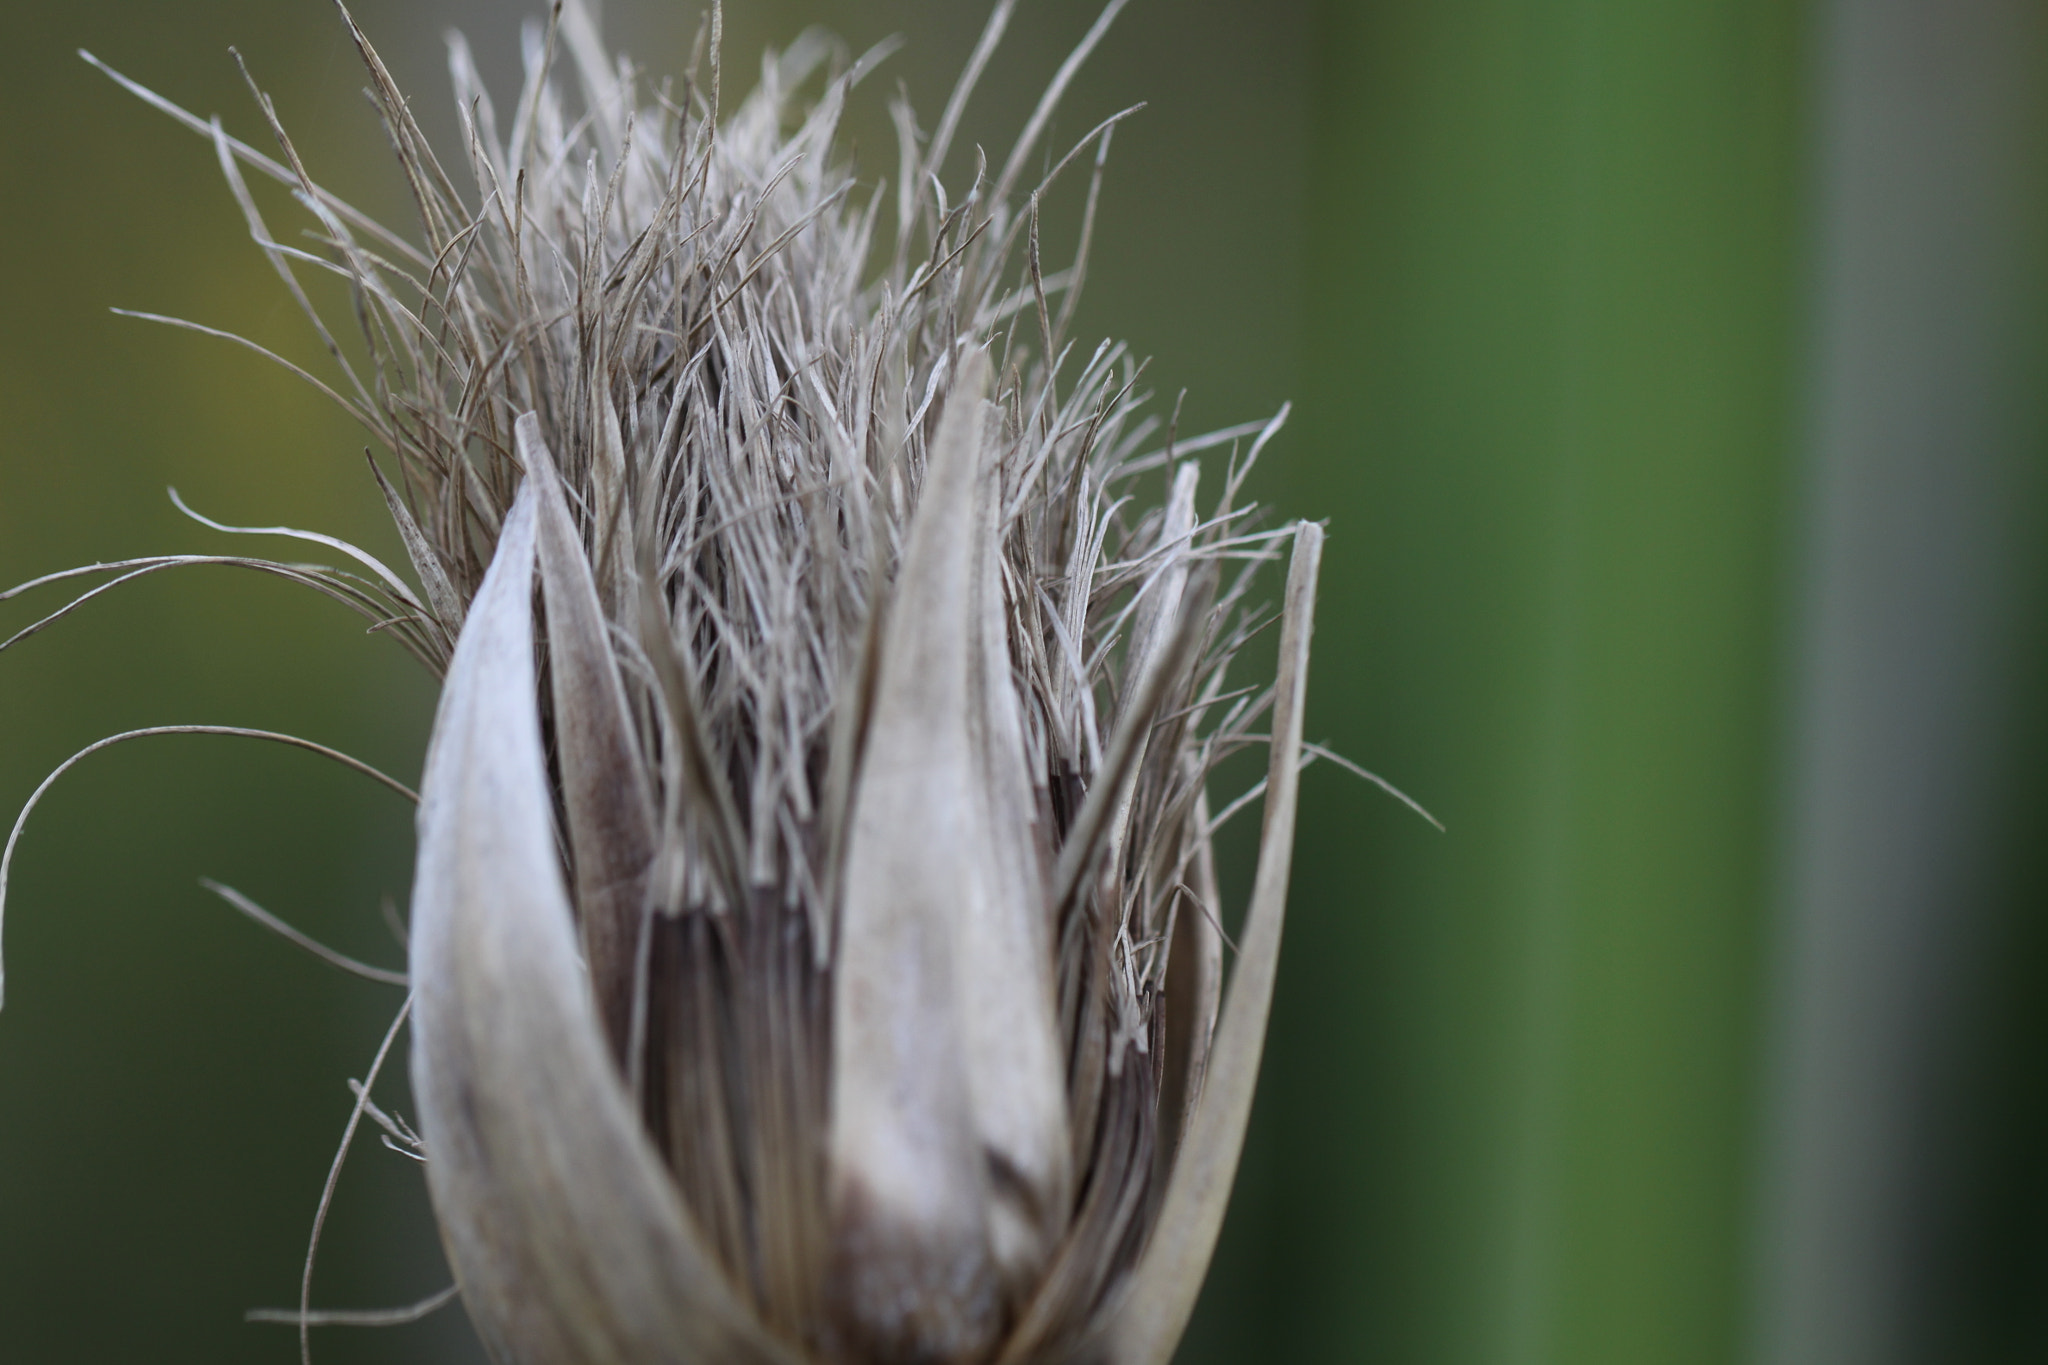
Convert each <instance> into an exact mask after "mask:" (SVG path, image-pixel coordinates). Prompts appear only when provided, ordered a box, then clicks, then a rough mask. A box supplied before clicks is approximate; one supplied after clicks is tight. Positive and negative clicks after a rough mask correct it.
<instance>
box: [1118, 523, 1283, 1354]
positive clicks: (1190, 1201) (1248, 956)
mask: <svg viewBox="0 0 2048 1365" xmlns="http://www.w3.org/2000/svg"><path fill="white" fill-rule="evenodd" d="M1322 553H1323V530H1322V528H1321V527H1320V526H1317V525H1315V524H1314V523H1312V522H1303V523H1302V524H1301V525H1300V526H1299V527H1297V528H1296V530H1295V540H1294V556H1293V560H1292V562H1291V563H1290V564H1289V566H1288V571H1287V601H1286V606H1285V608H1284V609H1283V611H1284V614H1283V617H1282V625H1281V631H1280V676H1279V680H1278V682H1277V683H1276V685H1275V688H1274V702H1273V742H1272V756H1271V759H1270V761H1269V765H1268V767H1267V772H1266V809H1265V820H1264V823H1263V825H1262V827H1261V829H1260V833H1259V870H1258V873H1257V876H1256V878H1255V879H1254V881H1253V884H1252V902H1251V908H1250V910H1249V911H1248V912H1247V913H1246V916H1245V925H1244V933H1243V937H1242V939H1241V940H1240V943H1239V948H1238V958H1237V966H1236V969H1235V970H1234V972H1233V973H1232V975H1231V979H1230V993H1229V999H1228V1000H1227V1001H1225V1003H1224V1006H1223V1016H1222V1019H1221V1021H1220V1022H1219V1023H1218V1025H1217V1028H1216V1039H1215V1044H1214V1047H1213V1050H1212V1051H1211V1053H1210V1057H1209V1068H1208V1077H1207V1080H1206V1082H1205V1083H1204V1085H1203V1087H1202V1093H1201V1095H1200V1096H1199V1097H1198V1098H1197V1099H1196V1101H1195V1105H1194V1111H1193V1113H1192V1114H1191V1115H1190V1117H1189V1121H1188V1129H1187V1136H1186V1138H1185V1139H1184V1140H1183V1141H1182V1143H1181V1147H1180V1152H1179V1154H1178V1156H1177V1157H1176V1159H1175V1161H1174V1165H1173V1174H1172V1176H1171V1177H1170V1178H1169V1179H1168V1181H1167V1186H1166V1199H1165V1202H1164V1203H1163V1204H1162V1206H1161V1207H1160V1210H1159V1217H1158V1220H1157V1222H1155V1223H1154V1224H1153V1228H1152V1236H1151V1240H1150V1241H1149V1242H1148V1243H1147V1244H1146V1247H1145V1253H1144V1255H1143V1256H1142V1257H1140V1258H1139V1261H1138V1264H1137V1267H1136V1268H1135V1269H1134V1270H1133V1271H1132V1273H1131V1278H1130V1282H1129V1284H1128V1285H1127V1286H1126V1287H1125V1289H1124V1290H1123V1292H1122V1293H1121V1295H1120V1296H1119V1297H1118V1298H1117V1300H1116V1301H1114V1303H1113V1304H1112V1305H1111V1307H1110V1310H1109V1312H1108V1313H1107V1314H1106V1316H1105V1318H1104V1321H1103V1325H1102V1328H1101V1331H1100V1338H1101V1341H1102V1344H1103V1346H1104V1347H1105V1348H1106V1358H1107V1359H1108V1360H1109V1361H1110V1362H1112V1363H1113V1365H1166V1362H1167V1361H1168V1360H1170V1359H1171V1358H1172V1356H1173V1350H1174V1347H1175V1346H1177V1345H1178V1344H1179V1343H1180V1337H1181V1333H1182V1332H1184V1331H1186V1330H1187V1323H1188V1316H1189V1315H1190V1314H1191V1313H1193V1312H1194V1309H1195V1298H1196V1296H1197V1295H1198V1294H1200V1292H1201V1288H1202V1277H1203V1275H1204V1274H1206V1273H1207V1271H1208V1269H1209V1258H1210V1257H1211V1256H1212V1255H1213V1254H1214V1253H1215V1250H1216V1236H1217V1234H1218V1233H1219V1232H1220V1231H1221V1230H1222V1227H1223V1212H1224V1209H1225V1208H1226V1207H1227V1206H1228V1205H1229V1202H1230V1186H1231V1181H1232V1179H1233V1178H1234V1177H1235V1176H1236V1174H1237V1159H1238V1155H1239V1153H1241V1152H1242V1151H1243V1149H1244V1132H1245V1125H1246V1123H1248V1122H1249V1121H1250V1119H1251V1108H1252V1094H1253V1092H1254V1090H1255V1089H1256V1088H1257V1086H1258V1079H1259V1055H1260V1053H1261V1052H1262V1051H1263V1050H1264V1048H1265V1044H1266V1018H1267V1015H1268V1014H1269V1013H1270V1012H1271V1010H1272V1005H1273V980H1274V976H1275V974H1276V972H1277V970H1278V968H1279V965H1280V926H1281V920H1282V918H1283V917H1284V916H1285V914H1286V909H1287V873H1288V868H1289V864H1290V862H1291V861H1292V858H1293V854H1294V810H1295V798H1296V794H1297V790H1298V787H1299V785H1300V773H1301V713H1302V700H1303V696H1304V694H1305V692H1306V690H1307V686H1308V645H1309V633H1310V629H1311V627H1312V625H1313V624H1314V616H1315V597H1316V570H1317V567H1318V566H1319V565H1320V564H1321V561H1322Z"/></svg>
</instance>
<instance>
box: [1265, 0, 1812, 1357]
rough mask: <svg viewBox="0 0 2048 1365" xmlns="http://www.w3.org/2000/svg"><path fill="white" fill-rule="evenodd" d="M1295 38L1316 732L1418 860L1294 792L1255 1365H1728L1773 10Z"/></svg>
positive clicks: (1752, 880) (1767, 697)
mask: <svg viewBox="0 0 2048 1365" xmlns="http://www.w3.org/2000/svg"><path fill="white" fill-rule="evenodd" d="M1323 17H1324V28H1323V32H1322V34H1321V35H1320V46H1319V49H1318V52H1319V59H1320V61H1321V63H1322V71H1321V79H1322V88H1323V91H1324V104H1323V107H1322V109H1321V110H1320V111H1319V118H1318V123H1317V131H1318V135H1319V137H1320V139H1321V144H1320V147H1319V152H1318V156H1317V162H1316V164H1317V167H1318V172H1319V178H1317V179H1316V180H1315V182H1314V186H1315V189H1314V192H1315V196H1316V197H1315V199H1314V201H1313V207H1312V214H1313V233H1314V236H1313V254H1312V259H1311V263H1310V268H1309V272H1308V276H1307V278H1308V279H1309V280H1310V281H1311V287H1310V290H1309V302H1310V306H1311V307H1312V308H1313V309H1314V310H1315V313H1314V320H1313V323H1312V327H1313V331H1312V337H1311V344H1310V345H1309V346H1308V347H1307V348H1306V354H1307V355H1308V356H1309V357H1310V358H1311V359H1310V364H1311V367H1312V373H1311V375H1310V380H1309V387H1308V392H1307V394H1306V397H1305V400H1304V402H1303V405H1302V406H1303V412H1304V416H1305V418H1306V425H1307V426H1308V427H1309V429H1310V430H1309V433H1308V435H1307V436H1306V437H1305V438H1304V439H1303V440H1302V442H1301V447H1300V449H1301V451H1302V454H1301V455H1300V456H1298V457H1297V462H1296V465H1295V468H1296V469H1297V470H1299V471H1300V473H1299V477H1300V479H1301V480H1302V484H1303V487H1304V488H1306V487H1307V486H1308V484H1309V482H1310V481H1311V480H1312V481H1313V482H1314V486H1315V488H1316V505H1319V506H1322V507H1325V508H1328V509H1330V510H1331V512H1332V514H1333V515H1332V522H1333V530H1332V536H1331V540H1330V550H1329V561H1328V563H1329V569H1328V572H1329V574H1330V580H1329V581H1330V582H1331V583H1332V584H1333V585H1335V586H1333V591H1332V592H1331V594H1329V596H1328V598H1327V600H1326V602H1325V604H1324V606H1323V608H1322V611H1323V616H1322V622H1321V633H1320V635H1319V641H1320V642H1321V645H1322V649H1323V651H1324V652H1323V653H1322V654H1321V656H1320V657H1319V658H1318V661H1317V670H1318V672H1317V677H1316V681H1315V685H1314V688H1313V689H1312V694H1311V695H1312V697H1313V698H1314V700H1313V701H1312V704H1311V712H1310V718H1309V730H1310V733H1311V735H1312V736H1313V737H1315V738H1318V739H1322V740H1326V741H1328V742H1331V743H1332V744H1334V745H1335V746H1336V747H1338V748H1340V749H1341V750H1343V751H1344V752H1346V753H1348V754H1350V755H1353V756H1355V757H1357V758H1359V759H1360V760H1361V761H1363V762H1365V763H1366V764H1368V765H1369V766H1371V767H1373V768H1375V769H1376V770H1378V771H1380V772H1382V773H1384V774H1385V775H1386V776H1387V777H1389V778H1390V779H1391V780H1393V781H1395V782H1397V783H1399V784H1400V785H1402V786H1403V787H1404V788H1405V789H1406V790H1408V791H1410V792H1411V793H1413V794H1414V795H1415V796H1416V797H1417V798H1418V799H1419V800H1421V801H1422V802H1423V803H1424V804H1426V805H1428V806H1430V807H1431V808H1432V809H1433V810H1434V811H1435V812H1436V814H1437V815H1439V816H1440V817H1441V818H1442V819H1443V820H1444V821H1445V822H1446V823H1447V824H1448V826H1449V831H1450V832H1449V834H1448V835H1447V836H1443V837H1439V836H1437V835H1435V834H1434V833H1433V832H1432V831H1430V830H1429V829H1427V828H1426V827H1424V826H1422V825H1421V824H1420V822H1417V821H1414V820H1413V819H1412V817H1408V816H1406V815H1405V814H1404V813H1403V812H1401V811H1399V810H1398V809H1396V808H1395V807H1393V806H1392V805H1391V804H1390V803H1386V802H1384V801H1381V800H1376V799H1374V798H1373V797H1372V796H1371V795H1370V794H1367V793H1362V792H1355V791H1352V790H1350V789H1348V788H1346V787H1345V786H1344V785H1342V784H1341V782H1339V781H1337V780H1334V779H1333V778H1332V777H1330V776H1329V775H1326V774H1318V775H1316V776H1318V777H1319V778H1320V781H1319V782H1318V783H1316V784H1313V785H1311V786H1309V787H1307V788H1305V790H1304V798H1303V816H1304V821H1305V823H1306V826H1307V827H1306V828H1305V829H1304V830H1303V838H1302V841H1301V846H1302V849H1303V857H1302V859H1301V862H1300V865H1299V872H1298V876H1299V878H1300V880H1299V881H1298V883H1297V885H1296V889H1295V898H1294V905H1295V907H1296V911H1295V914H1294V916H1293V917H1292V919H1291V920H1290V927H1289V934H1290V943H1289V949H1288V952H1289V957H1288V963H1287V972H1288V980H1287V982H1286V988H1285V989H1284V990H1283V992H1282V997H1281V1004H1280V1010H1281V1017H1280V1020H1279V1025H1278V1027H1279V1030H1280V1033H1279V1036H1278V1037H1277V1038H1276V1040H1275V1045H1274V1049H1273V1052H1274V1061H1273V1066H1274V1072H1273V1074H1274V1077H1275V1080H1276V1082H1277V1083H1276V1084H1275V1085H1274V1086H1273V1089H1272V1095H1273V1099H1274V1105H1275V1109H1274V1113H1273V1115H1272V1118H1271V1122H1272V1124H1273V1128H1272V1132H1273V1134H1274V1137H1273V1139H1272V1141H1273V1143H1274V1145H1275V1152H1274V1155H1275V1157H1276V1158H1277V1163H1276V1164H1277V1167H1278V1169H1282V1170H1292V1169H1296V1168H1297V1167H1299V1168H1303V1169H1314V1170H1316V1171H1317V1172H1318V1175H1319V1177H1321V1181H1320V1183H1319V1185H1318V1186H1317V1187H1316V1188H1313V1189H1308V1188H1303V1187H1301V1186H1285V1187H1284V1188H1283V1192H1282V1194H1281V1197H1280V1201H1279V1203H1280V1207H1279V1208H1278V1210H1277V1211H1276V1213H1275V1215H1274V1216H1275V1217H1276V1218H1277V1219H1278V1222H1279V1228H1280V1231H1281V1234H1282V1239H1283V1242H1286V1243H1289V1244H1295V1243H1297V1242H1298V1244H1301V1245H1309V1246H1315V1247H1318V1248H1319V1249H1324V1250H1326V1251H1327V1254H1323V1255H1319V1256H1316V1257H1305V1258H1303V1261H1301V1262H1294V1263H1290V1265H1289V1274H1290V1275H1291V1276H1294V1277H1296V1278H1295V1279H1293V1280H1292V1281H1290V1283H1288V1284H1287V1285H1285V1286H1280V1285H1275V1286H1274V1287H1273V1292H1274V1293H1275V1294H1276V1295H1284V1296H1285V1300H1286V1302H1288V1303H1290V1304H1307V1305H1313V1307H1312V1308H1311V1309H1310V1310H1309V1311H1308V1312H1307V1313H1295V1314H1291V1315H1288V1316H1286V1317H1285V1318H1284V1319H1283V1321H1284V1323H1285V1326H1284V1328H1283V1330H1284V1332H1285V1333H1286V1335H1287V1340H1286V1341H1285V1343H1284V1345H1283V1344H1281V1343H1277V1342H1276V1343H1274V1356H1273V1358H1275V1359H1294V1360H1329V1361H1340V1360H1341V1361H1367V1360H1369V1361H1374V1362H1407V1361H1415V1362H1423V1361H1427V1362H1431V1363H1432V1365H1437V1363H1439V1362H1442V1363H1445V1365H1448V1363H1450V1362H1468V1361H1469V1362H1480V1361H1484V1362H1488V1363H1489V1365H1510V1363H1512V1365H1521V1363H1522V1362H1570V1363H1571V1365H1601V1363H1603V1362H1613V1365H1648V1363H1649V1362H1659V1363H1662V1362H1671V1363H1672V1365H1679V1363H1681V1362H1693V1361H1699V1362H1706V1361H1717V1362H1718V1361H1728V1360H1730V1359H1733V1358H1734V1357H1735V1355H1736V1354H1737V1352H1738V1350H1739V1341H1740V1338H1741V1333H1742V1327H1741V1323H1742V1317H1743V1300H1744V1295H1745V1293H1746V1290H1747V1284H1746V1279H1745V1257H1746V1254H1747V1247H1748V1231H1747V1220H1748V1213H1749V1210H1748V1208H1747V1207H1746V1199H1747V1197H1748V1191H1749V1189H1750V1186H1751V1176H1752V1169H1751V1168H1752V1148H1753V1141H1752V1134H1753V1126H1754V1123H1755V1106H1756V1101H1757V1097H1758V1089H1759V1087H1758V1082H1757V1077H1756V1072H1755V1062H1756V1057H1757V1051H1758V1046H1759V1038H1758V1019H1759V1009H1760V994H1761V987H1762V962H1763V951H1762V944H1763V934H1764V929H1765V912H1766V898H1767V895H1768V892H1769V888H1770V873H1771V824H1770V818H1771V809H1772V804H1773V793H1774V791H1775V783H1776V774H1775V770H1774V764H1773V739H1774V736H1773V715H1774V702H1775V693H1776V689H1777V687H1778V678H1777V672H1776V667H1775V658H1776V648H1777V640H1778V633H1779V629H1780V627H1779V615H1778V604H1779V601H1780V595H1781V593H1782V590H1783V580H1784V563H1783V561H1784V555H1783V553H1782V547H1783V545H1784V543H1785V540H1786V534H1785V530H1786V528H1785V526H1784V524H1783V523H1784V518H1785V513H1786V509H1787V506H1788V500H1787V494H1788V489H1789V486H1790V485H1789V473H1788V471H1789V454H1790V446H1791V440H1792V430H1791V416H1792V412H1793V407H1792V402H1791V392H1790V390H1791V375H1792V373H1793V370H1794V361H1795V358H1796V356H1797V348H1796V346H1795V344H1794V341H1795V326H1794V324H1795V320H1796V308H1795V288H1794V286H1795V267H1796V265H1797V262H1798V255H1799V232H1798V229H1799V223H1798V203H1797V196H1796V194H1795V174H1796V172H1797V170H1798V161H1799V153H1800V151H1801V137H1800V131H1799V120H1800V109H1799V103H1798V99H1797V95H1798V77H1799V72H1798V57H1799V46H1800V36H1801V34H1800V15H1799V12H1798V10H1797V9H1796V8H1794V7H1792V6H1788V5H1784V4H1774V3H1759V2H1757V0H1735V2H1734V3H1731V2H1730V0H1712V2H1709V0H1671V2H1670V3H1663V4H1658V5H1642V4H1633V3H1590V2H1581V3H1551V4H1514V3H1501V2H1498V0H1457V2H1454V3H1444V2H1443V0H1429V2H1427V3H1425V2H1423V0H1389V2H1388V3H1379V4H1342V3H1332V4H1329V5H1326V6H1325V8H1324V13H1323ZM1297 505H1300V506H1308V505H1310V503H1309V498H1308V497H1307V495H1306V493H1304V495H1303V496H1302V497H1301V498H1300V499H1299V501H1298V504H1297ZM1318 1073H1320V1076H1319V1077H1318ZM1301 1276H1306V1277H1307V1281H1306V1282H1302V1281H1301V1280H1300V1278H1299V1277H1301Z"/></svg>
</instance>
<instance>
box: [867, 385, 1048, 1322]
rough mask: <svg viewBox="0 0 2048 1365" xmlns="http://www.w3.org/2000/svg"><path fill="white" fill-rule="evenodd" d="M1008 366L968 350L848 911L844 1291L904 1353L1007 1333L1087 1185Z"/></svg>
mask: <svg viewBox="0 0 2048 1365" xmlns="http://www.w3.org/2000/svg"><path fill="white" fill-rule="evenodd" d="M987 388H988V362H987V359H986V357H985V356H983V355H982V354H981V353H980V352H979V351H972V352H969V353H968V354H967V356H966V358H965V359H964V360H963V361H962V362H961V373H960V374H959V376H958V377H957V379H956V380H955V383H954V387H953V391H952V394H951V396H950V397H949V398H948V400H947V403H946V408H945V411H944V414H943V416H942V418H941V420H940V424H939V431H938V436H937V439H936V440H935V441H934V443H933V446H932V453H931V462H930V468H929V470H928V471H927V473H926V477H925V484H924V490H923V494H922V496H921V498H920V500H919V503H918V507H917V510H916V513H915V514H914V516H913V518H912V520H911V525H910V533H909V541H908V544H907V546H906V548H905V550H904V555H903V564H902V567H901V569H900V571H899V573H898V576H897V580H896V585H895V591H894V595H893V597H892V599H891V601H890V604H889V608H888V610H889V618H888V624H887V627H886V629H885V635H884V644H883V648H882V655H881V660H880V665H879V673H878V677H877V680H876V687H875V698H874V702H873V709H872V714H871V717H870V720H869V725H868V734H867V742H866V746H865V749H864V751H863V754H862V758H861V772H860V778H859V781H858V784H857V786H856V790H855V794H854V801H853V814H852V828H851V833H850V836H849V839H848V844H847V854H846V874H845V883H844V893H843V901H842V905H841V910H840V915H841V919H840V925H841V929H840V935H839V940H838V943H839V958H838V967H837V971H836V973H835V979H834V983H833V984H834V996H833V1069H832V1077H833V1081H832V1110H831V1119H830V1130H829V1136H828V1152H829V1173H830V1180H831V1199H832V1205H833V1223H834V1237H835V1256H836V1258H837V1265H838V1280H839V1284H838V1301H839V1304H840V1312H841V1314H842V1315H843V1316H845V1317H846V1318H847V1327H846V1330H847V1331H848V1332H849V1333H851V1334H852V1335H853V1336H855V1337H856V1339H858V1340H860V1341H862V1342H864V1343H867V1344H869V1345H871V1346H872V1347H873V1348H876V1349H879V1350H881V1351H884V1352H887V1353H889V1354H888V1355H887V1356H886V1357H885V1358H890V1359H895V1358H899V1357H900V1358H905V1359H919V1360H922V1359H935V1360H954V1359H971V1358H973V1357H974V1356H976V1355H978V1354H981V1353H982V1352H984V1351H985V1350H986V1349H987V1348H988V1347H989V1346H990V1345H991V1344H992V1343H993V1341H994V1338H995V1334H996V1333H997V1331H998V1330H999V1328H1000V1325H1001V1322H1002V1319H1003V1316H1004V1312H1005V1308H1006V1304H1007V1303H1008V1302H1009V1301H1011V1300H1013V1299H1014V1298H1015V1297H1017V1296H1018V1295H1019V1294H1020V1293H1022V1292H1023V1291H1024V1290H1026V1289H1028V1287H1029V1285H1030V1283H1031V1281H1032V1278H1033V1277H1034V1276H1035V1274H1036V1272H1037V1271H1038V1270H1039V1268H1040V1267H1041V1266H1042V1265H1043V1263H1044V1258H1045V1256H1046V1254H1047V1251H1048V1250H1049V1247H1050V1242H1051V1239H1052V1235H1053V1234H1054V1233H1055V1232H1056V1230H1057V1222H1056V1220H1057V1219H1059V1218H1060V1217H1061V1215H1062V1213H1063V1210H1064V1206H1065V1204H1066V1202H1067V1188H1068V1185H1069V1175H1068V1159H1069V1158H1068V1153H1069V1149H1070V1141H1071V1139H1070V1137H1069V1134H1068V1131H1067V1113H1066V1095H1065V1081H1064V1077H1063V1074H1062V1066H1061V1061H1060V1056H1059V1042H1058V1038H1059V1035H1058V1031H1057V1025H1056V1023H1055V1021H1054V1005H1053V985H1052V952H1051V946H1050V942H1049V937H1050V934H1049V927H1048V925H1047V922H1046V920H1047V911H1046V904H1045V891H1044V886H1043V876H1042V871H1041V865H1040V861H1039V855H1038V854H1037V852H1036V850H1035V849H1034V848H1032V847H1031V846H1029V844H1028V843H1027V842H1026V840H1027V837H1028V832H1029V829H1030V821H1031V817H1030V810H1031V806H1032V799H1031V796H1030V791H1031V787H1030V779H1029V777H1028V776H1027V773H1026V768H1025V753H1024V744H1023V737H1022V732H1021V727H1020V724H1019V721H1018V719H1017V717H1016V714H1015V706H1016V702H1015V687H1014V684H1013V683H1012V681H1011V676H1010V674H1011V667H1010V654H1009V647H1008V643H1007V631H1006V629H1005V625H1004V617H1003V613H1002V606H1001V603H1002V597H1001V594H1000V592H999V591H998V588H997V585H996V584H995V583H994V582H993V581H992V580H991V576H992V575H994V574H995V573H996V572H998V568H997V564H996V558H995V554H994V537H995V534H996V522H995V506H994V505H995V502H996V497H997V491H998V490H997V485H996V481H995V479H994V478H993V477H992V471H991V470H990V467H989V462H988V460H987V458H986V442H985V431H986V428H987V426H988V424H989V422H990V421H991V420H992V419H993V418H994V416H995V414H994V413H993V411H992V410H991V409H990V407H989V405H988V403H987V402H986V400H985V398H984V396H983V395H984V394H985V393H986V392H987Z"/></svg>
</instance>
